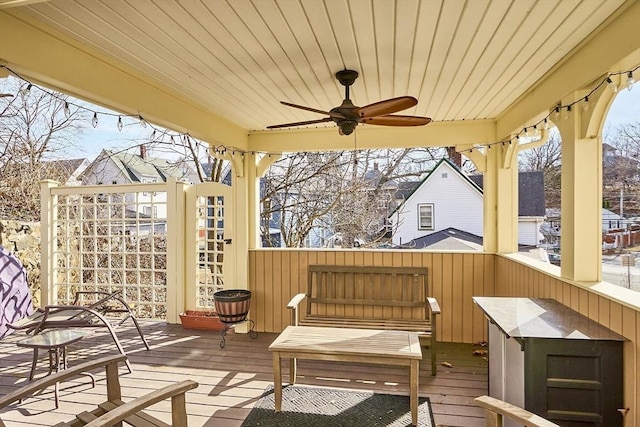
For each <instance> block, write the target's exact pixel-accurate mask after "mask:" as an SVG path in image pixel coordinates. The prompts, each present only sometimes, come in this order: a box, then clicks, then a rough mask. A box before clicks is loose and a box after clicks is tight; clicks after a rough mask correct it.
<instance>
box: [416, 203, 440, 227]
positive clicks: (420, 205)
mask: <svg viewBox="0 0 640 427" xmlns="http://www.w3.org/2000/svg"><path fill="white" fill-rule="evenodd" d="M423 207H425V208H426V207H429V208H431V222H430V223H429V224H427V225H424V224H423V216H422V208H423ZM435 210H436V209H435V205H434V204H433V203H418V230H433V229H434V224H435V219H434V218H435ZM425 219H426V218H425Z"/></svg>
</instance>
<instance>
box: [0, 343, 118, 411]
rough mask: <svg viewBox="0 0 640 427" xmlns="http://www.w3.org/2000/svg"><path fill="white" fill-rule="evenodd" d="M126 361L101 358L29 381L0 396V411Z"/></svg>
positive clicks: (114, 358)
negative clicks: (59, 383) (62, 383)
mask: <svg viewBox="0 0 640 427" xmlns="http://www.w3.org/2000/svg"><path fill="white" fill-rule="evenodd" d="M126 360H127V356H123V355H121V354H119V355H117V356H108V357H102V358H100V359H97V360H92V361H89V362H85V363H81V364H80V365H77V366H73V367H71V368H68V369H65V370H63V371H60V372H57V373H55V374H53V375H49V376H46V377H44V378H40V379H39V380H35V381H31V382H29V383H28V384H26V385H24V386H22V387H20V388H19V389H17V390H15V391H13V392H11V393H9V394H6V395H4V396H2V397H1V398H0V409H2V408H4V407H7V406H9V405H10V404H11V403H13V402H15V401H18V400H22V399H24V398H25V397H29V396H31V395H33V394H34V393H35V392H37V391H40V390H44V389H45V388H47V387H49V386H51V385H54V384H55V383H57V382H60V381H64V380H66V379H69V378H73V377H77V376H80V375H82V373H84V372H91V371H93V370H95V369H97V368H101V367H105V368H108V367H109V366H110V365H114V364H115V365H116V367H117V364H118V363H120V362H125V361H126Z"/></svg>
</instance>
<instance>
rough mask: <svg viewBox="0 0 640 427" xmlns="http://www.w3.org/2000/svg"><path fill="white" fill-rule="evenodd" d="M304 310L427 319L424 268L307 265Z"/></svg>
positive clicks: (372, 316)
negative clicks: (307, 273)
mask: <svg viewBox="0 0 640 427" xmlns="http://www.w3.org/2000/svg"><path fill="white" fill-rule="evenodd" d="M308 271H309V275H308V284H307V313H309V314H314V315H328V316H332V315H340V316H356V317H371V318H403V319H425V318H426V319H428V312H427V302H426V300H427V296H429V293H428V285H427V269H426V268H424V267H362V266H343V265H310V266H309V270H308Z"/></svg>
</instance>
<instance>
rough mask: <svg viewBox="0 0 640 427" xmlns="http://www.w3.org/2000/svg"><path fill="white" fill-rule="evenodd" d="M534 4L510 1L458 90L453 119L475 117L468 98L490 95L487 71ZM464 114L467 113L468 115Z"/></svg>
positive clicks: (489, 81)
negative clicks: (459, 106)
mask: <svg viewBox="0 0 640 427" xmlns="http://www.w3.org/2000/svg"><path fill="white" fill-rule="evenodd" d="M549 1H556V0H549ZM534 4H535V1H534V0H517V1H512V2H511V4H510V6H509V9H508V10H507V11H506V14H505V15H504V16H503V18H502V20H501V21H500V23H499V24H498V26H497V28H495V30H494V31H493V33H492V37H491V39H490V40H489V42H488V43H487V45H486V48H485V49H484V52H483V54H482V55H481V56H480V58H479V59H478V62H477V63H476V66H475V68H474V70H473V73H472V74H471V75H470V76H469V79H468V80H467V81H466V82H465V85H464V87H463V89H462V90H461V92H460V95H459V96H460V98H461V101H462V103H461V108H460V109H459V110H458V111H453V113H454V114H455V118H454V119H458V118H463V117H464V118H465V119H477V118H478V117H476V116H475V115H474V114H473V113H470V112H469V110H470V108H469V107H468V104H469V103H470V102H469V100H470V99H471V96H472V95H473V94H474V93H481V94H482V96H483V97H486V96H492V94H491V93H489V92H488V88H489V86H490V85H491V83H492V82H493V80H492V76H490V75H489V71H490V69H491V67H492V66H493V64H494V63H495V61H496V58H498V57H499V56H500V54H501V53H502V51H503V50H504V49H505V47H506V46H507V45H508V43H509V41H510V40H511V38H512V37H513V36H514V34H515V33H516V32H517V31H518V28H519V26H520V24H521V23H522V22H523V21H524V19H525V17H526V14H527V11H528V10H530V9H531V8H532V7H533V5H534ZM465 114H469V115H468V116H467V115H465Z"/></svg>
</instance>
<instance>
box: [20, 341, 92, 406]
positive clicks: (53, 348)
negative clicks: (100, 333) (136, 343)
mask: <svg viewBox="0 0 640 427" xmlns="http://www.w3.org/2000/svg"><path fill="white" fill-rule="evenodd" d="M86 335H87V333H85V332H81V331H77V330H73V329H52V330H48V331H45V332H43V333H41V334H37V335H33V336H31V337H29V338H25V339H23V340H22V341H18V342H17V343H16V345H17V346H18V347H27V348H33V361H32V362H31V372H30V374H29V381H31V380H33V377H34V376H35V372H36V365H37V363H38V350H40V349H41V348H42V349H46V350H48V351H49V372H48V373H47V375H50V374H51V373H52V372H58V371H61V370H63V369H66V368H67V346H68V345H69V344H73V343H74V342H77V341H80V340H81V339H82V338H84V337H85V336H86ZM87 375H88V376H89V377H91V384H92V386H93V387H95V379H94V377H93V376H92V375H91V374H87ZM54 396H55V401H56V408H58V383H56V384H55V387H54Z"/></svg>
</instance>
